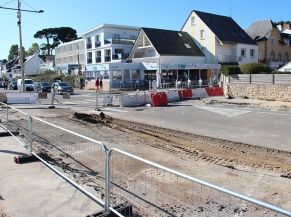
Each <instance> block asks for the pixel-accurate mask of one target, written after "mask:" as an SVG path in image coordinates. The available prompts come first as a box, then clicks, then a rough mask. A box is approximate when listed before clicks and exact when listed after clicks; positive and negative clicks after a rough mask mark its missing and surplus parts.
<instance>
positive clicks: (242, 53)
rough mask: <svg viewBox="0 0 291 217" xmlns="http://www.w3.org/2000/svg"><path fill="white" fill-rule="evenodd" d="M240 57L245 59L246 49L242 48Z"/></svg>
mask: <svg viewBox="0 0 291 217" xmlns="http://www.w3.org/2000/svg"><path fill="white" fill-rule="evenodd" d="M240 56H241V57H245V56H246V49H245V48H242V49H241V50H240Z"/></svg>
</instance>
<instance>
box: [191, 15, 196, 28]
mask: <svg viewBox="0 0 291 217" xmlns="http://www.w3.org/2000/svg"><path fill="white" fill-rule="evenodd" d="M195 25H196V19H195V16H193V17H191V26H195Z"/></svg>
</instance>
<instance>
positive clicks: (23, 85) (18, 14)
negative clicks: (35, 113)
mask: <svg viewBox="0 0 291 217" xmlns="http://www.w3.org/2000/svg"><path fill="white" fill-rule="evenodd" d="M20 7H21V4H20V0H17V8H11V7H3V6H0V9H6V10H14V11H17V18H18V21H17V24H18V28H19V58H20V60H19V61H20V67H21V68H20V71H21V80H22V92H25V83H24V67H23V59H24V55H23V50H22V32H21V11H25V12H32V13H43V12H44V11H43V10H39V11H36V10H22V9H20Z"/></svg>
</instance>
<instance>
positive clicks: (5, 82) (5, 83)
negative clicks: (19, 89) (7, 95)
mask: <svg viewBox="0 0 291 217" xmlns="http://www.w3.org/2000/svg"><path fill="white" fill-rule="evenodd" d="M7 88H8V80H5V81H4V90H7Z"/></svg>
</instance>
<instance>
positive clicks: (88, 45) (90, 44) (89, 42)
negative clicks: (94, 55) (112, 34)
mask: <svg viewBox="0 0 291 217" xmlns="http://www.w3.org/2000/svg"><path fill="white" fill-rule="evenodd" d="M90 48H92V41H91V37H88V38H87V49H90Z"/></svg>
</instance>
